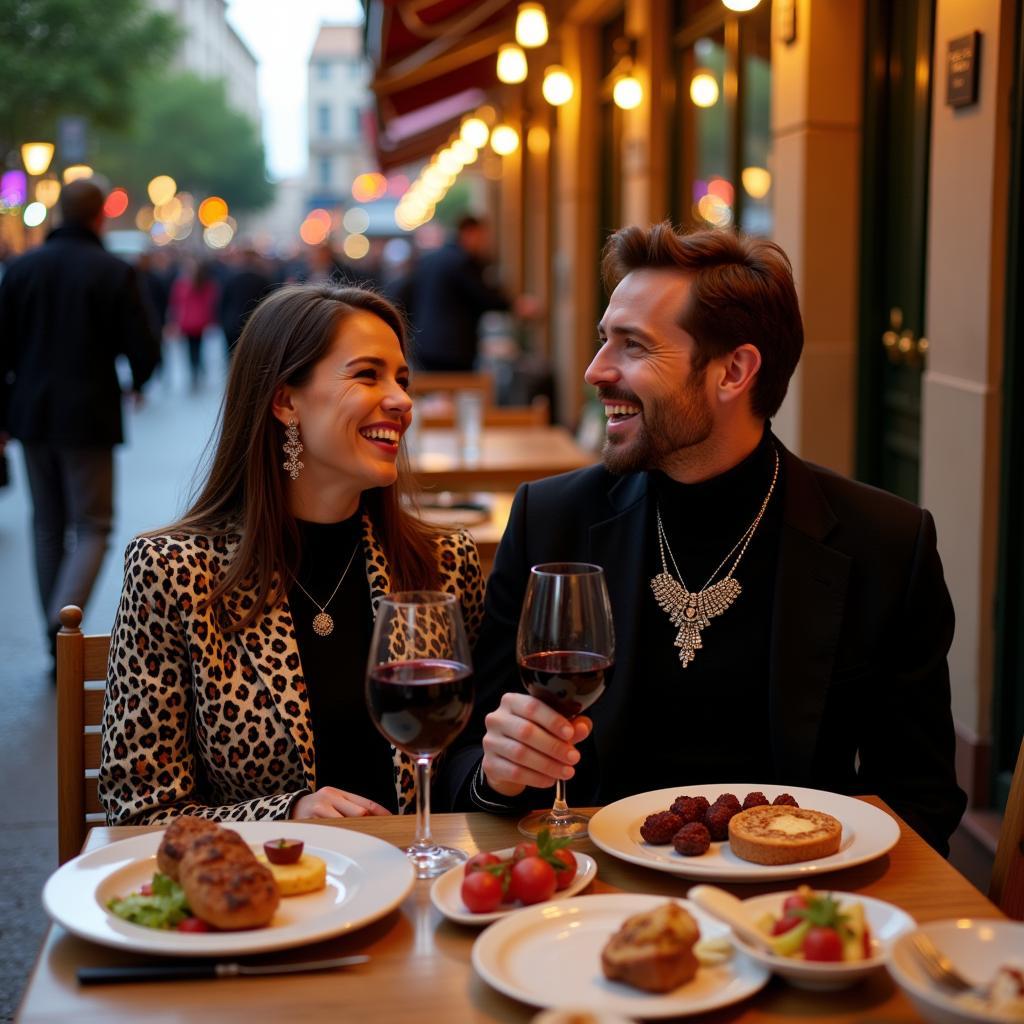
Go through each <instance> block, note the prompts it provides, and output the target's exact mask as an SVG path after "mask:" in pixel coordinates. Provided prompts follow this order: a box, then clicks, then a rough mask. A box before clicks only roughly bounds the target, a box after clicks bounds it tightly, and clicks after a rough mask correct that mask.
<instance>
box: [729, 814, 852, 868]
mask: <svg viewBox="0 0 1024 1024" xmlns="http://www.w3.org/2000/svg"><path fill="white" fill-rule="evenodd" d="M842 838H843V826H842V823H841V822H840V821H838V819H836V818H833V817H832V815H831V814H826V813H825V812H824V811H815V810H812V809H811V808H809V807H789V806H786V805H776V804H772V805H769V806H762V807H751V808H750V809H749V810H747V811H740V813H739V814H736V815H734V816H733V817H732V818H731V819H730V820H729V848H730V849H731V850H732V852H733V853H735V854H736V856H737V857H742V858H743V860H749V861H751V862H753V863H754V864H796V863H799V862H800V861H805V860H816V859H817V858H819V857H829V856H831V855H832V854H833V853H836V852H837V851H838V850H839V844H840V842H841V841H842Z"/></svg>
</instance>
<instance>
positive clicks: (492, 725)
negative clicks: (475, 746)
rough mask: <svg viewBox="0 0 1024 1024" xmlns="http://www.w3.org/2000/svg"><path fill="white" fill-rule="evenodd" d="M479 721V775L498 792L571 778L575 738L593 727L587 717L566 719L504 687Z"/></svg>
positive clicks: (576, 753) (544, 785) (508, 792)
mask: <svg viewBox="0 0 1024 1024" xmlns="http://www.w3.org/2000/svg"><path fill="white" fill-rule="evenodd" d="M484 722H485V724H486V725H487V732H486V733H485V735H484V740H483V747H484V762H483V769H484V775H485V776H486V778H487V783H488V785H489V786H490V787H491V789H493V790H495V791H496V792H498V793H501V794H502V795H503V796H518V795H519V794H520V793H521V792H522V791H523V790H524V789H525V788H526V787H527V786H536V787H537V788H541V789H543V788H547V787H549V786H553V785H554V784H555V783H556V782H557V781H558V780H559V779H571V778H572V777H573V775H575V774H576V769H575V768H574V767H573V765H575V764H576V763H577V762H578V761H579V759H580V755H579V751H578V750H577V749H576V744H577V743H579V742H581V741H582V740H585V739H586V738H587V737H588V736H589V735H590V732H591V730H592V729H593V723H592V722H591V721H590V719H589V718H586V717H580V718H577V719H575V721H572V722H570V721H569V719H567V718H563V717H562V716H561V715H560V714H558V712H557V711H553V710H552V709H551V708H549V707H548V706H547V705H546V704H544V703H542V702H541V701H539V700H537V698H536V697H530V696H528V695H527V694H525V693H506V694H505V695H504V696H503V697H502V698H501V703H500V704H499V705H498V708H497V710H496V711H492V712H491V713H490V714H489V715H488V716H487V717H486V718H485V719H484Z"/></svg>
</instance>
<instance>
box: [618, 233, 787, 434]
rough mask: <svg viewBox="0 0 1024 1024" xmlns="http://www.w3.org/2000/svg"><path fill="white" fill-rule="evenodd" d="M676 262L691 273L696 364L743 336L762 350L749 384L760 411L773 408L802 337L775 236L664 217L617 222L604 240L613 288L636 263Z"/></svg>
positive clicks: (688, 320)
mask: <svg viewBox="0 0 1024 1024" xmlns="http://www.w3.org/2000/svg"><path fill="white" fill-rule="evenodd" d="M651 269H669V270H672V269H675V270H679V271H681V272H682V273H684V274H686V275H687V276H688V277H689V278H690V281H691V288H690V298H689V301H688V302H687V304H686V308H685V309H684V310H683V315H682V317H681V318H680V324H679V325H680V327H682V328H683V330H684V331H686V332H687V333H688V334H690V335H691V336H692V337H693V340H694V342H695V343H696V352H695V353H694V359H693V364H694V369H695V370H700V369H702V368H703V367H704V366H706V365H707V364H708V362H709V361H710V360H712V359H715V358H717V357H718V356H723V355H726V354H727V353H729V352H732V351H733V349H735V348H738V347H739V346H740V345H743V344H747V343H749V344H751V345H753V346H755V348H757V350H758V351H759V352H760V353H761V368H760V369H759V370H758V372H757V377H756V378H755V380H754V384H753V387H752V389H751V399H750V404H751V410H752V411H753V413H754V415H755V416H760V417H763V418H765V419H767V418H768V417H770V416H774V415H775V413H776V412H777V411H778V408H779V406H780V405H781V404H782V400H783V398H785V397H786V389H787V388H788V387H789V378H790V377H791V376H792V375H793V371H794V370H795V369H796V364H797V362H798V361H799V359H800V352H801V350H802V349H803V345H804V328H803V321H802V320H801V318H800V304H799V302H798V301H797V297H796V288H795V286H794V284H793V269H792V267H791V266H790V263H789V259H788V258H787V256H786V254H785V253H784V252H783V251H782V249H780V248H779V246H777V245H776V244H775V243H774V242H769V241H768V240H767V239H764V238H751V237H748V236H746V235H739V234H736V233H734V232H732V231H725V230H704V231H692V232H689V233H685V234H684V233H682V232H678V231H676V230H675V229H674V228H673V227H672V225H671V224H669V223H668V222H663V223H661V224H655V225H654V226H653V227H650V228H641V227H637V226H632V227H626V228H620V229H619V230H618V231H616V232H615V234H613V235H612V236H611V237H610V238H609V239H608V241H607V243H606V244H605V247H604V254H603V256H602V260H601V272H602V275H603V277H604V283H605V287H606V288H607V289H608V292H609V293H611V291H612V290H613V289H614V288H615V286H616V285H617V284H618V283H619V282H620V281H621V280H622V279H623V278H624V277H625V276H626V275H627V274H629V273H630V272H631V271H634V270H651Z"/></svg>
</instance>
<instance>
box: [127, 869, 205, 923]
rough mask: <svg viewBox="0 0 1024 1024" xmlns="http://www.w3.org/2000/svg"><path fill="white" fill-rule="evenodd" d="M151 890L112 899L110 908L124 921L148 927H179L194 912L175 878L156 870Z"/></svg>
mask: <svg viewBox="0 0 1024 1024" xmlns="http://www.w3.org/2000/svg"><path fill="white" fill-rule="evenodd" d="M152 890H153V891H152V894H150V895H143V894H142V893H132V894H131V896H125V897H124V899H116V898H115V899H112V900H111V901H110V902H109V903H108V904H107V908H108V909H109V910H110V911H111V913H114V914H116V915H117V916H118V917H120V918H123V919H124V920H125V921H131V922H132V923H133V924H141V925H143V926H145V927H146V928H164V929H170V928H176V927H177V926H178V925H179V924H180V923H181V922H182V921H183V920H184V919H185V918H186V917H190V916H191V914H192V911H191V910H189V907H188V903H187V901H186V899H185V890H184V889H182V887H181V886H180V885H178V883H177V882H175V881H174V879H173V878H169V877H168V876H167V875H162V874H161V873H160V872H159V871H157V872H156V873H155V874H154V875H153V884H152Z"/></svg>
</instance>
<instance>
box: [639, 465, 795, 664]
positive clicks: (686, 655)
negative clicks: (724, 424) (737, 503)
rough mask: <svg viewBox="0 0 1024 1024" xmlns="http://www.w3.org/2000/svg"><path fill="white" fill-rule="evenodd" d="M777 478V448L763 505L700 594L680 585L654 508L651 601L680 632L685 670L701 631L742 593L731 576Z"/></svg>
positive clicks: (678, 638)
mask: <svg viewBox="0 0 1024 1024" xmlns="http://www.w3.org/2000/svg"><path fill="white" fill-rule="evenodd" d="M778 478H779V451H778V449H777V448H776V449H775V471H774V472H773V473H772V482H771V485H770V486H769V488H768V493H767V494H766V495H765V498H764V501H763V502H761V508H760V510H759V511H758V513H757V515H756V516H754V521H753V522H752V523H751V524H750V525H749V526H748V527H747V528H746V530H744V531H743V533H742V534H741V535H740V539H739V540H738V541H736V543H735V544H734V545H733V546H732V548H731V549H730V551H729V553H728V554H727V555H726V556H725V558H723V559H722V561H721V562H720V563H719V564H718V568H717V569H715V571H714V572H713V573H712V574H711V575H710V576H709V577H708V581H707V583H705V584H704V586H703V587H701V588H700V590H694V591H691V590H688V589H687V588H686V584H685V583H684V582H683V574H682V573H681V572H680V571H679V566H678V565H677V564H676V556H675V555H674V554H673V553H672V548H671V546H670V545H669V542H668V536H667V535H666V533H665V525H664V523H662V521H661V508H660V507H657V508H656V518H657V523H658V549H659V550H660V552H661V572H659V573H658V575H657V576H655V577H654V578H653V579H652V580H651V590H653V591H654V599H655V600H656V601H657V602H658V605H659V606H660V607H661V609H662V610H663V611H664V612H666V613H667V614H668V617H669V621H670V622H671V623H672V625H673V626H675V627H676V629H677V630H678V631H679V632H678V633H677V634H676V639H675V646H676V647H678V648H679V662H680V664H681V665H682V666H683V668H686V667H687V666H688V665H689V664H690V662H692V661H693V659H694V658H695V657H696V656H697V651H699V650H700V649H701V648H702V647H703V646H704V642H703V640H702V639H701V633H700V631H701V630H702V629H704V628H705V627H706V626H708V625H710V623H711V620H712V619H713V618H715V617H716V616H718V615H721V614H722V612H724V611H725V610H726V609H727V608H729V607H730V606H731V605H732V604H733V602H734V601H735V600H736V598H738V597H739V596H740V594H742V593H743V588H742V587H741V586H740V583H739V581H738V580H736V579H734V578H733V573H734V572H735V571H736V567H737V566H738V565H739V564H740V560H741V559H742V558H743V556H744V555H745V554H746V551H747V547H748V545H749V544H750V541H751V540H752V539H753V537H754V534H755V533H756V532H757V528H758V526H759V525H760V523H761V519H762V517H763V516H764V513H765V509H767V508H768V502H769V501H770V500H771V496H772V493H773V492H774V491H775V482H776V480H778ZM741 545H742V546H741ZM737 548H739V554H738V555H736V560H735V561H734V562H733V563H732V565H731V566H729V571H728V572H727V573H726V574H725V576H723V577H722V579H720V580H719V581H718V582H717V583H713V582H712V581H713V580H714V578H715V577H716V576H717V575H718V574H719V573H720V572H721V571H722V567H723V566H724V565H725V563H726V562H728V561H729V559H730V558H732V556H733V554H734V553H735V551H736V549H737ZM666 551H668V556H669V558H671V559H672V567H673V568H674V569H675V571H676V575H675V576H673V575H672V574H671V573H670V572H669V571H668V562H667V561H666V559H665V552H666ZM676 577H678V579H677V578H676Z"/></svg>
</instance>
